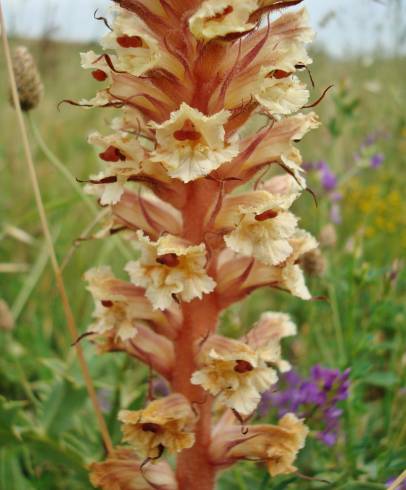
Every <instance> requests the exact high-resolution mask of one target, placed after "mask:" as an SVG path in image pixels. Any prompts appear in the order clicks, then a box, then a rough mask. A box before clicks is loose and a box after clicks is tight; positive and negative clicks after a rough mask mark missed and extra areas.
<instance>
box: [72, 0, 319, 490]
mask: <svg viewBox="0 0 406 490" xmlns="http://www.w3.org/2000/svg"><path fill="white" fill-rule="evenodd" d="M300 3H302V2H301V1H300V0H297V1H291V0H290V1H288V0H245V1H242V0H215V1H214V0H204V1H201V0H182V1H181V0H165V1H163V0H115V3H114V7H113V8H112V15H111V18H109V19H103V20H104V23H105V25H106V26H107V27H108V28H109V30H108V32H107V34H106V36H105V37H104V39H103V40H102V48H103V50H104V51H103V52H102V53H101V54H100V53H97V52H94V51H89V52H87V53H83V54H82V66H83V67H84V68H85V69H87V70H89V71H90V76H91V77H92V78H93V80H94V84H95V85H96V86H97V87H98V90H97V93H96V94H95V95H94V96H93V97H92V98H90V100H85V99H83V100H81V101H79V103H78V105H81V106H84V107H86V108H91V107H97V108H105V109H106V110H110V111H113V112H114V114H113V115H112V121H111V125H110V127H111V130H110V132H109V133H108V134H106V135H102V134H100V133H92V134H91V135H90V136H89V143H90V144H91V145H93V146H94V147H95V151H96V152H97V155H98V157H99V161H100V163H101V165H102V169H101V171H100V173H96V175H94V176H92V177H91V178H90V179H89V180H88V181H87V184H86V185H87V189H86V190H87V191H88V192H89V193H91V194H93V195H95V196H96V198H97V200H98V203H99V204H100V205H101V206H105V207H106V213H109V214H108V217H107V226H105V227H104V228H103V230H102V231H100V232H98V233H96V235H95V237H100V238H101V237H105V236H107V235H109V234H113V233H116V232H118V231H120V232H124V236H125V238H126V239H128V240H129V241H130V242H131V243H132V244H133V245H134V246H135V247H136V248H138V249H139V251H140V256H139V258H138V259H137V260H135V259H134V260H131V261H130V262H128V264H127V265H126V266H125V271H126V272H127V274H128V276H129V280H122V279H118V278H117V277H116V276H115V273H116V271H114V273H113V271H112V270H111V269H110V268H109V267H108V266H105V267H98V268H96V269H91V270H90V271H88V272H87V273H86V275H85V279H86V281H87V282H88V289H89V291H90V293H91V294H92V296H93V298H94V301H95V305H96V306H95V311H94V314H93V317H94V321H93V323H92V324H91V325H89V328H88V330H87V332H86V333H85V334H84V335H83V336H82V337H84V336H87V335H92V338H93V339H94V340H95V342H96V343H97V344H98V347H99V349H98V350H99V353H100V354H103V353H106V352H110V353H111V352H125V353H126V354H128V355H129V356H130V357H131V358H133V359H135V360H138V361H139V362H143V363H145V364H146V365H148V366H149V368H150V369H151V370H152V371H154V372H155V373H156V374H158V375H159V376H161V377H162V378H164V379H165V383H167V386H168V388H170V392H169V393H168V392H167V390H166V389H165V392H164V393H163V395H165V396H162V397H161V398H158V399H155V400H152V401H151V400H150V401H149V403H148V404H147V405H146V407H144V408H140V409H138V410H136V411H132V410H125V409H124V410H122V411H121V412H120V414H119V419H120V422H121V423H122V432H123V441H124V443H125V444H127V446H123V447H117V448H116V449H115V450H114V452H113V453H112V454H110V456H109V458H108V459H107V460H106V461H104V462H99V463H93V464H92V465H91V467H90V479H91V482H92V484H93V485H94V486H95V487H98V488H101V489H104V490H113V489H114V490H117V489H121V490H124V489H125V490H127V489H129V490H140V489H141V490H143V489H150V488H153V489H163V490H165V489H166V490H190V489H191V488H193V489H194V490H212V489H213V488H214V487H215V482H216V476H217V473H218V472H219V471H221V470H222V469H225V468H228V467H230V466H231V465H233V464H236V463H237V462H238V461H240V460H250V461H257V462H263V463H265V464H266V465H267V467H268V471H269V473H270V475H271V476H276V475H279V474H289V473H292V472H295V471H296V467H295V459H296V456H297V453H298V451H299V450H300V449H301V448H302V447H303V446H304V443H305V439H306V435H307V432H308V430H307V427H306V425H305V421H304V420H301V419H299V418H298V417H297V416H295V415H293V414H291V413H287V414H283V415H284V416H283V417H282V419H281V420H280V421H279V423H278V425H255V424H254V425H249V426H247V427H246V428H245V430H244V431H242V430H241V426H240V423H241V421H243V420H245V419H246V418H248V417H249V416H250V415H251V414H252V413H254V412H255V410H256V409H257V406H258V404H259V402H260V400H261V397H262V396H263V394H264V393H268V392H269V390H272V389H273V387H274V385H275V383H276V382H277V380H278V377H279V375H280V373H285V372H287V371H289V370H290V364H289V362H288V361H286V360H285V359H283V355H282V343H283V339H284V338H285V337H288V336H291V335H295V334H296V327H295V325H294V323H293V321H292V320H291V319H290V318H289V316H287V315H285V314H283V313H276V312H268V313H264V314H263V315H262V316H261V317H260V318H259V320H258V322H256V323H255V325H253V327H252V329H251V330H250V331H248V332H247V333H246V334H245V335H244V336H243V337H241V338H240V339H228V338H226V337H224V336H221V335H219V334H217V333H216V330H217V325H218V319H219V315H220V314H221V312H222V311H223V310H224V309H225V308H227V307H228V306H230V305H232V304H234V303H236V302H237V301H241V300H243V299H244V298H245V297H247V296H248V295H249V294H250V293H251V292H252V291H255V290H256V289H258V288H260V287H273V288H278V289H283V290H285V291H287V292H289V293H291V294H292V295H294V296H297V297H299V298H302V299H305V300H308V299H310V298H311V297H312V295H311V293H310V291H309V290H308V288H307V286H306V281H305V276H304V272H303V270H302V268H301V264H302V263H303V260H304V257H305V255H306V254H307V253H308V252H310V251H312V250H315V249H317V247H318V243H317V241H316V240H315V239H314V238H313V237H312V236H311V235H310V234H309V233H307V232H306V231H304V230H302V229H301V228H300V227H299V220H298V218H297V217H296V216H295V215H294V214H293V212H292V211H291V206H292V205H293V203H294V202H296V201H298V202H299V198H300V195H301V193H302V191H303V190H304V189H305V188H306V180H305V174H304V170H303V168H302V167H301V163H302V157H301V154H300V152H299V150H298V148H297V146H296V144H297V142H298V141H300V140H301V139H302V138H303V137H304V136H305V135H306V133H307V132H308V131H310V130H311V129H315V128H317V127H318V126H319V122H318V119H317V116H316V115H315V114H314V113H313V112H309V113H306V114H304V113H300V112H299V113H297V111H300V110H301V108H303V107H304V106H306V105H307V103H308V99H309V91H308V88H307V87H306V84H305V80H304V79H302V77H301V76H300V71H301V70H302V69H304V68H306V66H307V65H308V64H310V63H311V62H312V60H311V59H310V57H309V56H308V54H307V44H308V43H309V42H311V40H312V39H313V32H312V30H311V29H310V27H309V25H308V18H307V13H306V11H305V9H301V8H299V9H287V10H286V11H285V9H284V8H283V7H291V6H294V5H298V4H300ZM264 114H266V115H267V118H266V122H265V125H264V126H263V127H262V128H261V129H260V130H259V131H258V132H253V131H250V127H252V121H253V120H254V119H255V118H258V117H259V116H260V115H261V116H262V117H263V115H264ZM271 166H272V167H273V168H275V169H276V170H278V171H279V173H278V175H275V176H274V177H272V178H267V177H266V174H267V171H268V169H269V168H270V167H271ZM165 386H166V385H165ZM123 408H125V407H123ZM213 409H214V410H215V411H216V413H217V414H219V418H218V421H217V423H216V424H215V425H214V424H213V423H212V412H213ZM247 430H248V432H246V431H247ZM166 454H170V455H171V460H172V461H173V460H174V457H176V469H172V467H171V466H169V464H167V463H166V462H165V461H164V458H165V456H166Z"/></svg>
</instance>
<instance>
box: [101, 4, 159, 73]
mask: <svg viewBox="0 0 406 490" xmlns="http://www.w3.org/2000/svg"><path fill="white" fill-rule="evenodd" d="M112 10H113V12H114V21H113V25H112V28H113V30H112V31H111V32H110V33H109V34H107V35H106V36H105V37H104V38H103V40H102V46H103V48H104V49H106V50H110V49H114V50H115V52H116V53H117V56H116V57H115V59H116V65H115V69H116V70H118V71H125V72H128V73H130V74H132V75H136V76H140V75H142V74H143V73H145V72H146V71H148V70H150V69H152V68H154V67H156V66H157V65H158V64H159V63H160V61H162V56H163V51H162V50H161V49H160V45H159V42H158V40H157V39H156V37H155V36H154V34H153V33H152V32H151V30H150V29H149V28H148V26H147V25H146V24H145V23H144V22H143V21H142V20H141V19H140V18H139V17H138V16H137V15H135V14H134V13H133V12H131V11H130V10H127V9H124V8H121V7H118V6H114V7H113V8H112Z"/></svg>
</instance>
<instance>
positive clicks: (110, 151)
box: [85, 133, 144, 206]
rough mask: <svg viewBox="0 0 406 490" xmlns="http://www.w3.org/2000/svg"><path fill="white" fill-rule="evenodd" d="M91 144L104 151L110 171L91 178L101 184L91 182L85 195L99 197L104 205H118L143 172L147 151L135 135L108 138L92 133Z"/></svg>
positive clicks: (102, 157) (86, 188) (107, 170)
mask: <svg viewBox="0 0 406 490" xmlns="http://www.w3.org/2000/svg"><path fill="white" fill-rule="evenodd" d="M88 141H89V143H90V144H92V145H95V146H99V147H100V148H101V149H102V150H103V151H102V152H101V153H100V154H99V157H100V159H101V160H103V161H104V162H106V165H107V169H106V171H103V172H100V173H99V174H97V175H94V176H92V177H91V180H92V181H94V182H97V181H101V182H100V183H92V182H90V183H88V184H87V185H86V186H85V192H86V193H88V194H92V195H96V196H97V197H98V198H99V200H100V204H101V205H102V206H106V205H110V204H116V203H117V202H119V200H120V199H121V196H122V195H123V193H124V184H125V183H126V182H127V180H128V178H129V177H131V175H135V174H137V173H139V172H140V171H141V161H142V158H143V156H144V150H143V149H142V147H141V146H140V144H139V142H138V141H137V139H136V138H135V137H134V136H132V135H129V134H126V133H120V134H112V135H108V136H102V135H101V134H100V133H92V134H91V135H90V136H89V139H88ZM104 182H105V183H104Z"/></svg>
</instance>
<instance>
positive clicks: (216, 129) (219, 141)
mask: <svg viewBox="0 0 406 490" xmlns="http://www.w3.org/2000/svg"><path fill="white" fill-rule="evenodd" d="M229 116H230V113H229V112H228V111H221V112H218V113H217V114H214V115H213V116H205V115H204V114H202V113H201V112H199V111H198V110H197V109H194V108H193V107H190V106H188V105H187V104H185V103H182V105H181V106H180V109H179V110H178V111H176V112H173V113H172V114H171V117H170V119H169V120H167V121H165V122H164V123H162V124H155V123H151V127H153V128H155V130H156V140H157V148H156V150H155V151H154V152H152V154H151V160H152V161H154V162H160V163H162V165H163V166H164V167H165V168H166V169H167V171H168V174H169V175H170V176H171V177H176V178H178V179H180V180H182V181H183V182H190V181H192V180H196V179H198V178H199V177H204V176H206V175H208V174H210V173H211V172H212V171H213V170H215V169H217V168H218V167H220V165H222V164H223V163H226V162H229V161H231V160H232V159H233V158H234V157H235V156H236V155H237V154H238V151H239V150H238V141H237V137H233V138H232V139H231V140H230V141H226V140H225V131H224V124H225V123H226V122H227V120H228V118H229Z"/></svg>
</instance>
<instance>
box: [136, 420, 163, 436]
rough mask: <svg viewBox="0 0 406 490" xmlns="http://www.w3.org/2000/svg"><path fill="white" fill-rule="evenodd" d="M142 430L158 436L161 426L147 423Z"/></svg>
mask: <svg viewBox="0 0 406 490" xmlns="http://www.w3.org/2000/svg"><path fill="white" fill-rule="evenodd" d="M141 428H142V430H143V431H144V432H153V433H154V434H156V433H157V432H159V431H160V429H161V426H160V425H159V424H154V423H153V422H145V424H142V426H141Z"/></svg>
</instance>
